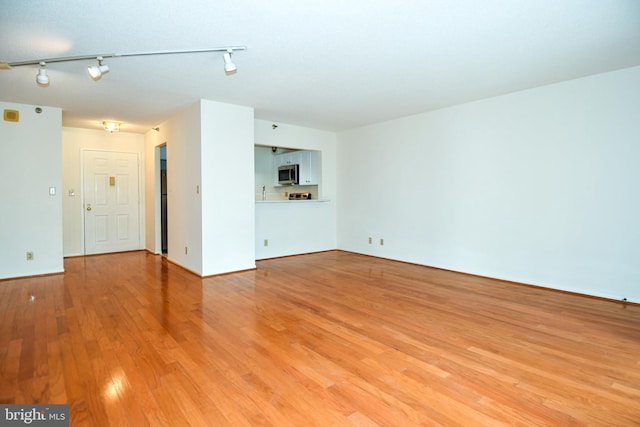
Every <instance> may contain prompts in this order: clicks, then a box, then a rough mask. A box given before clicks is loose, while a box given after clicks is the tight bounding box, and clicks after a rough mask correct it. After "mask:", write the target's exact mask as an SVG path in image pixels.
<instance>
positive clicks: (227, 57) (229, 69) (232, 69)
mask: <svg viewBox="0 0 640 427" xmlns="http://www.w3.org/2000/svg"><path fill="white" fill-rule="evenodd" d="M232 53H233V51H232V50H231V49H229V50H227V52H226V53H225V54H224V55H223V56H222V58H223V59H224V72H225V74H226V75H230V74H235V73H237V72H238V67H236V64H234V63H233V61H232V60H231V54H232Z"/></svg>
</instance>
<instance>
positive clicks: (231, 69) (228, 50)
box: [0, 46, 247, 86]
mask: <svg viewBox="0 0 640 427" xmlns="http://www.w3.org/2000/svg"><path fill="white" fill-rule="evenodd" d="M239 50H247V47H246V46H223V47H213V48H208V49H188V50H156V51H148V52H134V53H100V54H94V55H79V56H61V57H57V58H43V59H33V60H29V61H17V62H5V61H0V70H10V69H12V68H14V67H22V66H25V65H40V67H41V68H40V69H39V71H38V76H37V77H38V78H37V80H36V81H37V82H38V84H40V85H41V86H45V84H44V83H42V82H43V81H44V80H45V77H46V81H47V83H46V85H48V84H49V83H48V82H49V78H48V76H47V75H46V69H45V67H46V66H47V65H48V64H54V63H56V62H72V61H88V60H97V61H98V65H93V66H89V67H88V70H89V74H90V75H91V77H92V78H93V79H94V80H99V79H100V78H101V77H102V75H103V74H105V73H107V72H109V67H108V66H107V65H104V64H103V61H104V60H105V58H123V57H129V56H155V55H178V54H186V53H208V52H224V56H223V59H224V70H225V73H226V74H227V75H229V74H234V73H235V72H236V71H237V67H236V65H235V64H234V63H233V62H231V55H232V54H233V52H235V51H239Z"/></svg>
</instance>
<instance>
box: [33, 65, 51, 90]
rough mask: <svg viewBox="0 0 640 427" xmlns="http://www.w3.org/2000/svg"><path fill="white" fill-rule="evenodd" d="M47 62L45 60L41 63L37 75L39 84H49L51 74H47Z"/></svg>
mask: <svg viewBox="0 0 640 427" xmlns="http://www.w3.org/2000/svg"><path fill="white" fill-rule="evenodd" d="M46 67H47V64H46V63H44V62H41V63H40V69H39V70H38V75H37V76H36V83H38V86H43V87H46V86H49V76H48V75H47V68H46Z"/></svg>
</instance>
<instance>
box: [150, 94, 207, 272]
mask: <svg viewBox="0 0 640 427" xmlns="http://www.w3.org/2000/svg"><path fill="white" fill-rule="evenodd" d="M158 127H159V129H160V131H159V132H156V131H149V132H147V133H146V134H145V155H146V156H147V161H148V162H149V163H153V164H154V165H155V160H156V159H155V158H154V157H153V156H154V152H155V147H156V146H157V145H159V144H164V143H166V146H167V217H168V230H167V231H168V236H167V239H168V254H167V257H168V258H169V260H171V261H172V262H174V263H176V264H178V265H181V266H182V267H184V268H186V269H187V270H190V271H192V272H194V273H196V274H199V275H201V274H202V200H201V196H200V194H199V191H197V189H199V188H200V185H201V183H200V178H201V171H200V158H201V129H200V127H201V120H200V103H199V102H198V103H194V104H192V105H191V106H189V107H188V108H186V109H185V110H184V111H182V112H180V113H179V114H176V115H175V116H173V117H171V118H170V119H168V120H166V121H165V122H163V123H161V124H160V125H159V126H158ZM151 159H154V160H151ZM149 166H150V165H149ZM155 172H156V171H155V167H154V168H150V167H147V168H146V169H145V176H146V179H147V182H148V183H149V185H148V186H147V188H146V189H145V193H146V195H147V197H149V196H150V195H151V196H153V200H154V203H151V200H148V201H147V208H148V209H149V208H152V210H148V211H147V215H146V223H147V224H154V225H155V224H156V222H155V221H156V218H158V220H159V201H158V200H157V196H159V191H158V192H157V191H156V190H158V188H156V186H157V185H158V180H157V179H156V173H155ZM152 183H153V184H152ZM153 236H154V238H153V239H151V236H147V243H146V246H147V249H150V250H152V249H156V248H159V245H160V242H158V241H156V234H155V230H154V234H153ZM185 248H186V250H185ZM152 252H157V250H152Z"/></svg>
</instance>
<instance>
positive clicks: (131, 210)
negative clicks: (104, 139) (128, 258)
mask: <svg viewBox="0 0 640 427" xmlns="http://www.w3.org/2000/svg"><path fill="white" fill-rule="evenodd" d="M139 170H140V164H139V159H138V154H137V153H120V152H113V151H92V150H84V151H83V152H82V171H83V201H84V253H85V255H92V254H100V253H108V252H122V251H130V250H138V249H140V184H139V183H140V172H139Z"/></svg>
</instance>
